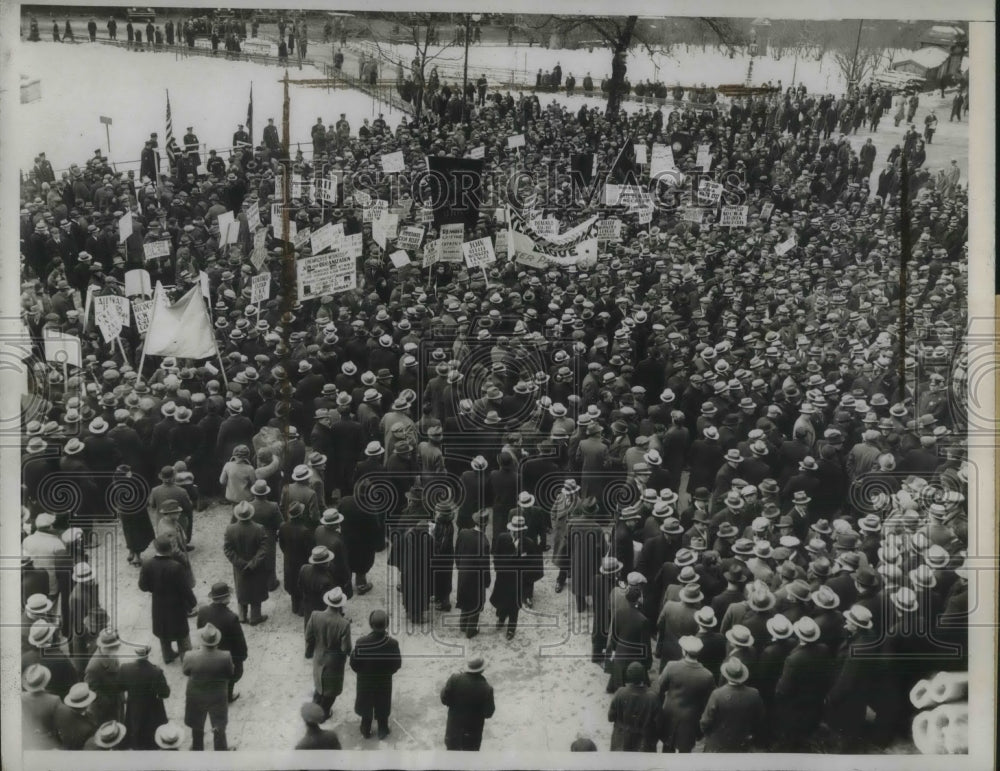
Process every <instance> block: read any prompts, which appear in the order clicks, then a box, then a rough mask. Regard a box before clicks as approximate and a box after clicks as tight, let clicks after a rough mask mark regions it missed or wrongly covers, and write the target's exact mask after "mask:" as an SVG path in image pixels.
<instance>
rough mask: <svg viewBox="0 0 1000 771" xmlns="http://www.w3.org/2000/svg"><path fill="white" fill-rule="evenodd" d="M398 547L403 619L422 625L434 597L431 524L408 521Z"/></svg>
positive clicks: (419, 520)
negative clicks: (404, 617) (403, 609)
mask: <svg viewBox="0 0 1000 771" xmlns="http://www.w3.org/2000/svg"><path fill="white" fill-rule="evenodd" d="M407 522H408V523H409V524H410V526H409V527H408V528H407V529H406V531H405V532H404V533H403V535H402V541H401V543H400V547H399V557H398V564H399V580H400V588H401V591H402V592H403V598H402V599H403V607H404V608H405V610H406V617H407V618H408V619H410V620H411V621H412V622H413V623H414V624H422V623H423V621H424V615H425V614H426V613H427V610H428V606H429V605H430V602H431V597H432V596H433V593H434V586H433V574H432V572H431V566H432V559H433V554H434V538H433V532H434V522H432V521H430V520H429V519H410V518H409V516H407Z"/></svg>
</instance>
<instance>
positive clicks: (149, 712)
mask: <svg viewBox="0 0 1000 771" xmlns="http://www.w3.org/2000/svg"><path fill="white" fill-rule="evenodd" d="M151 651H152V648H151V647H150V646H149V645H145V644H139V645H136V646H135V647H134V649H133V654H134V656H135V658H134V659H126V660H125V661H123V662H122V663H121V666H120V667H119V669H118V684H119V686H120V687H121V690H122V693H123V694H125V720H124V722H125V727H126V728H127V729H128V736H129V744H130V745H131V747H132V749H134V750H155V749H156V748H157V746H158V745H157V742H156V730H157V728H158V727H159V726H161V725H163V724H164V723H166V722H167V710H166V707H165V706H164V704H163V701H164V699H166V698H167V697H169V696H170V686H169V685H168V684H167V678H166V676H165V675H164V673H163V670H162V669H160V667H158V666H156V665H155V664H153V663H152V662H151V661H150V660H149V654H150V652H151Z"/></svg>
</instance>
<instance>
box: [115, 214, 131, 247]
mask: <svg viewBox="0 0 1000 771" xmlns="http://www.w3.org/2000/svg"><path fill="white" fill-rule="evenodd" d="M130 235H132V212H128V213H127V214H125V215H124V216H123V217H122V218H121V219H120V220H118V243H120V244H124V243H125V241H126V239H127V238H128V237H129V236H130Z"/></svg>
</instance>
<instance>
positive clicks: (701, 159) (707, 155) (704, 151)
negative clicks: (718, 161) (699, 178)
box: [695, 145, 712, 171]
mask: <svg viewBox="0 0 1000 771" xmlns="http://www.w3.org/2000/svg"><path fill="white" fill-rule="evenodd" d="M695 164H697V165H698V166H700V167H701V170H702V171H708V167H709V166H711V165H712V156H711V145H698V157H697V158H696V159H695Z"/></svg>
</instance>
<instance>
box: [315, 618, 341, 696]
mask: <svg viewBox="0 0 1000 771" xmlns="http://www.w3.org/2000/svg"><path fill="white" fill-rule="evenodd" d="M350 654H351V622H350V621H348V620H347V619H346V618H344V616H343V615H342V614H340V613H338V612H337V611H336V610H334V609H333V608H327V609H326V610H321V611H316V612H315V613H313V614H312V615H311V616H309V620H308V621H307V622H306V658H307V659H312V662H313V690H315V691H316V693H318V694H319V695H320V696H327V697H330V696H333V697H337V696H340V694H341V692H342V691H343V690H344V666H345V665H346V664H347V659H348V656H350Z"/></svg>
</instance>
